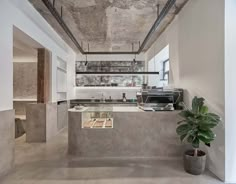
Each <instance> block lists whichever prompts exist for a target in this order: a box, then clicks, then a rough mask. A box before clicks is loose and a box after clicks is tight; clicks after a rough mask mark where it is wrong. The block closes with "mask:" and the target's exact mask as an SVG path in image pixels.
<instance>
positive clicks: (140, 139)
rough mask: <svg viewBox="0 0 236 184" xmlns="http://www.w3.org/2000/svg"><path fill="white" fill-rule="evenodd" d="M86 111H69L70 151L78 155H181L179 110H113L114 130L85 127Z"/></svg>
mask: <svg viewBox="0 0 236 184" xmlns="http://www.w3.org/2000/svg"><path fill="white" fill-rule="evenodd" d="M82 113H83V112H76V111H69V126H68V133H69V137H68V139H69V140H68V152H69V154H70V155H75V156H79V157H84V158H85V157H94V158H96V157H103V158H104V157H111V158H115V157H118V158H120V157H125V158H129V157H148V158H151V157H155V158H156V157H180V156H182V150H183V146H182V145H181V143H180V140H179V138H178V136H177V134H176V132H175V130H176V125H177V124H176V122H177V121H178V120H180V117H179V116H178V113H179V112H178V111H171V112H113V119H114V123H113V128H112V129H85V128H82V126H81V123H82V122H81V117H82Z"/></svg>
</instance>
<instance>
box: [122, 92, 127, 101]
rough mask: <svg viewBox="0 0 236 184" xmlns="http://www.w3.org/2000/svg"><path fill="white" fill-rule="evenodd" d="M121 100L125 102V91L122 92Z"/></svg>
mask: <svg viewBox="0 0 236 184" xmlns="http://www.w3.org/2000/svg"><path fill="white" fill-rule="evenodd" d="M122 100H123V102H126V96H125V93H122Z"/></svg>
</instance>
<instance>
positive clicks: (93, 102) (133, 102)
mask: <svg viewBox="0 0 236 184" xmlns="http://www.w3.org/2000/svg"><path fill="white" fill-rule="evenodd" d="M70 104H71V105H70V106H71V108H73V107H74V106H76V105H86V106H95V105H96V106H101V105H107V106H118V105H119V106H136V105H137V101H136V100H131V99H127V101H126V102H123V101H122V100H120V99H113V100H109V99H106V100H105V101H102V100H99V99H93V100H91V99H77V100H71V101H70Z"/></svg>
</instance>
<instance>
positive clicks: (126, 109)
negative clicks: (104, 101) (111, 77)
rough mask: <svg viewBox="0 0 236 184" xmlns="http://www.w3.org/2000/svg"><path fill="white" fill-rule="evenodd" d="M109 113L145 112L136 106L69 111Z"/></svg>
mask: <svg viewBox="0 0 236 184" xmlns="http://www.w3.org/2000/svg"><path fill="white" fill-rule="evenodd" d="M89 110H90V111H100V112H101V111H111V112H145V111H143V110H141V109H140V108H139V107H137V106H113V107H83V108H81V109H79V110H76V109H75V108H71V109H69V111H70V112H85V111H89Z"/></svg>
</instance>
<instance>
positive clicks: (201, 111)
mask: <svg viewBox="0 0 236 184" xmlns="http://www.w3.org/2000/svg"><path fill="white" fill-rule="evenodd" d="M207 112H208V107H207V106H205V105H203V106H202V107H201V108H200V113H201V114H206V113H207Z"/></svg>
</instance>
